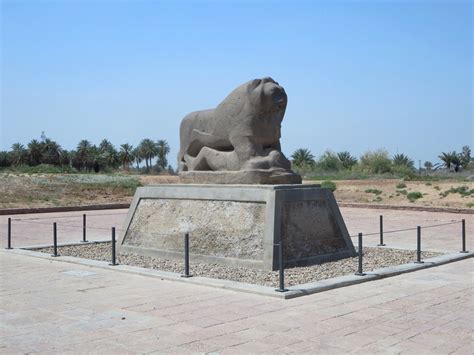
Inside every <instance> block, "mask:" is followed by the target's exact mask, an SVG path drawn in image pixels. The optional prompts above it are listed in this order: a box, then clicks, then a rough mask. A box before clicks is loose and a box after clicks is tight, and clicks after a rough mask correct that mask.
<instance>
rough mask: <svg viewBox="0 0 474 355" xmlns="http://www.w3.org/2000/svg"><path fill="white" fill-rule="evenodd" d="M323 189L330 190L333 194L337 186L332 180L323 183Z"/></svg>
mask: <svg viewBox="0 0 474 355" xmlns="http://www.w3.org/2000/svg"><path fill="white" fill-rule="evenodd" d="M321 187H323V188H325V189H329V190H331V191H333V192H334V191H336V184H335V183H334V182H332V181H331V180H324V181H323V182H322V183H321Z"/></svg>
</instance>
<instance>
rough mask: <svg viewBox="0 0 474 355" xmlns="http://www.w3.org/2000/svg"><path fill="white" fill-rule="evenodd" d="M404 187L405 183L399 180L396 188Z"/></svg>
mask: <svg viewBox="0 0 474 355" xmlns="http://www.w3.org/2000/svg"><path fill="white" fill-rule="evenodd" d="M405 187H407V184H405V183H404V182H399V183H398V184H397V186H396V188H397V189H404V188H405Z"/></svg>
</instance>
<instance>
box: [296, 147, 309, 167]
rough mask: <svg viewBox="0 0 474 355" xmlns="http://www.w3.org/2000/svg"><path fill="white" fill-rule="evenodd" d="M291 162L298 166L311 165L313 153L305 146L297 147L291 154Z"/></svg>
mask: <svg viewBox="0 0 474 355" xmlns="http://www.w3.org/2000/svg"><path fill="white" fill-rule="evenodd" d="M291 162H292V164H293V165H294V166H296V167H298V168H302V167H304V166H312V165H314V155H313V154H312V153H311V151H310V150H309V149H307V148H299V149H297V150H295V152H294V153H293V154H292V155H291Z"/></svg>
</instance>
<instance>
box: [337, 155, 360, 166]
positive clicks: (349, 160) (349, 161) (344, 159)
mask: <svg viewBox="0 0 474 355" xmlns="http://www.w3.org/2000/svg"><path fill="white" fill-rule="evenodd" d="M337 157H338V158H339V160H340V161H341V164H342V166H343V167H344V169H351V168H352V167H353V166H354V165H356V164H357V158H356V157H354V156H352V155H351V153H349V152H348V151H344V152H340V153H337Z"/></svg>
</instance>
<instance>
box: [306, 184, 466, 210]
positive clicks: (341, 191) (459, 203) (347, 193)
mask: <svg viewBox="0 0 474 355" xmlns="http://www.w3.org/2000/svg"><path fill="white" fill-rule="evenodd" d="M305 183H314V182H305ZM334 183H335V184H336V191H335V192H334V194H335V196H336V199H337V201H338V202H354V203H367V204H387V205H397V206H403V205H406V206H429V207H455V208H473V207H474V206H473V205H474V193H472V194H470V195H469V196H464V197H463V196H462V195H461V194H460V193H448V194H446V191H448V190H450V189H452V188H459V187H462V186H466V187H467V189H474V182H460V181H455V180H442V181H402V180H397V179H390V180H338V181H334ZM404 185H405V186H404ZM410 192H420V193H422V195H423V196H422V197H421V198H419V199H417V200H415V201H414V202H411V201H410V200H409V199H408V198H407V195H408V194H409V193H410ZM442 193H445V195H446V196H445V197H444V196H443V195H442Z"/></svg>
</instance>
